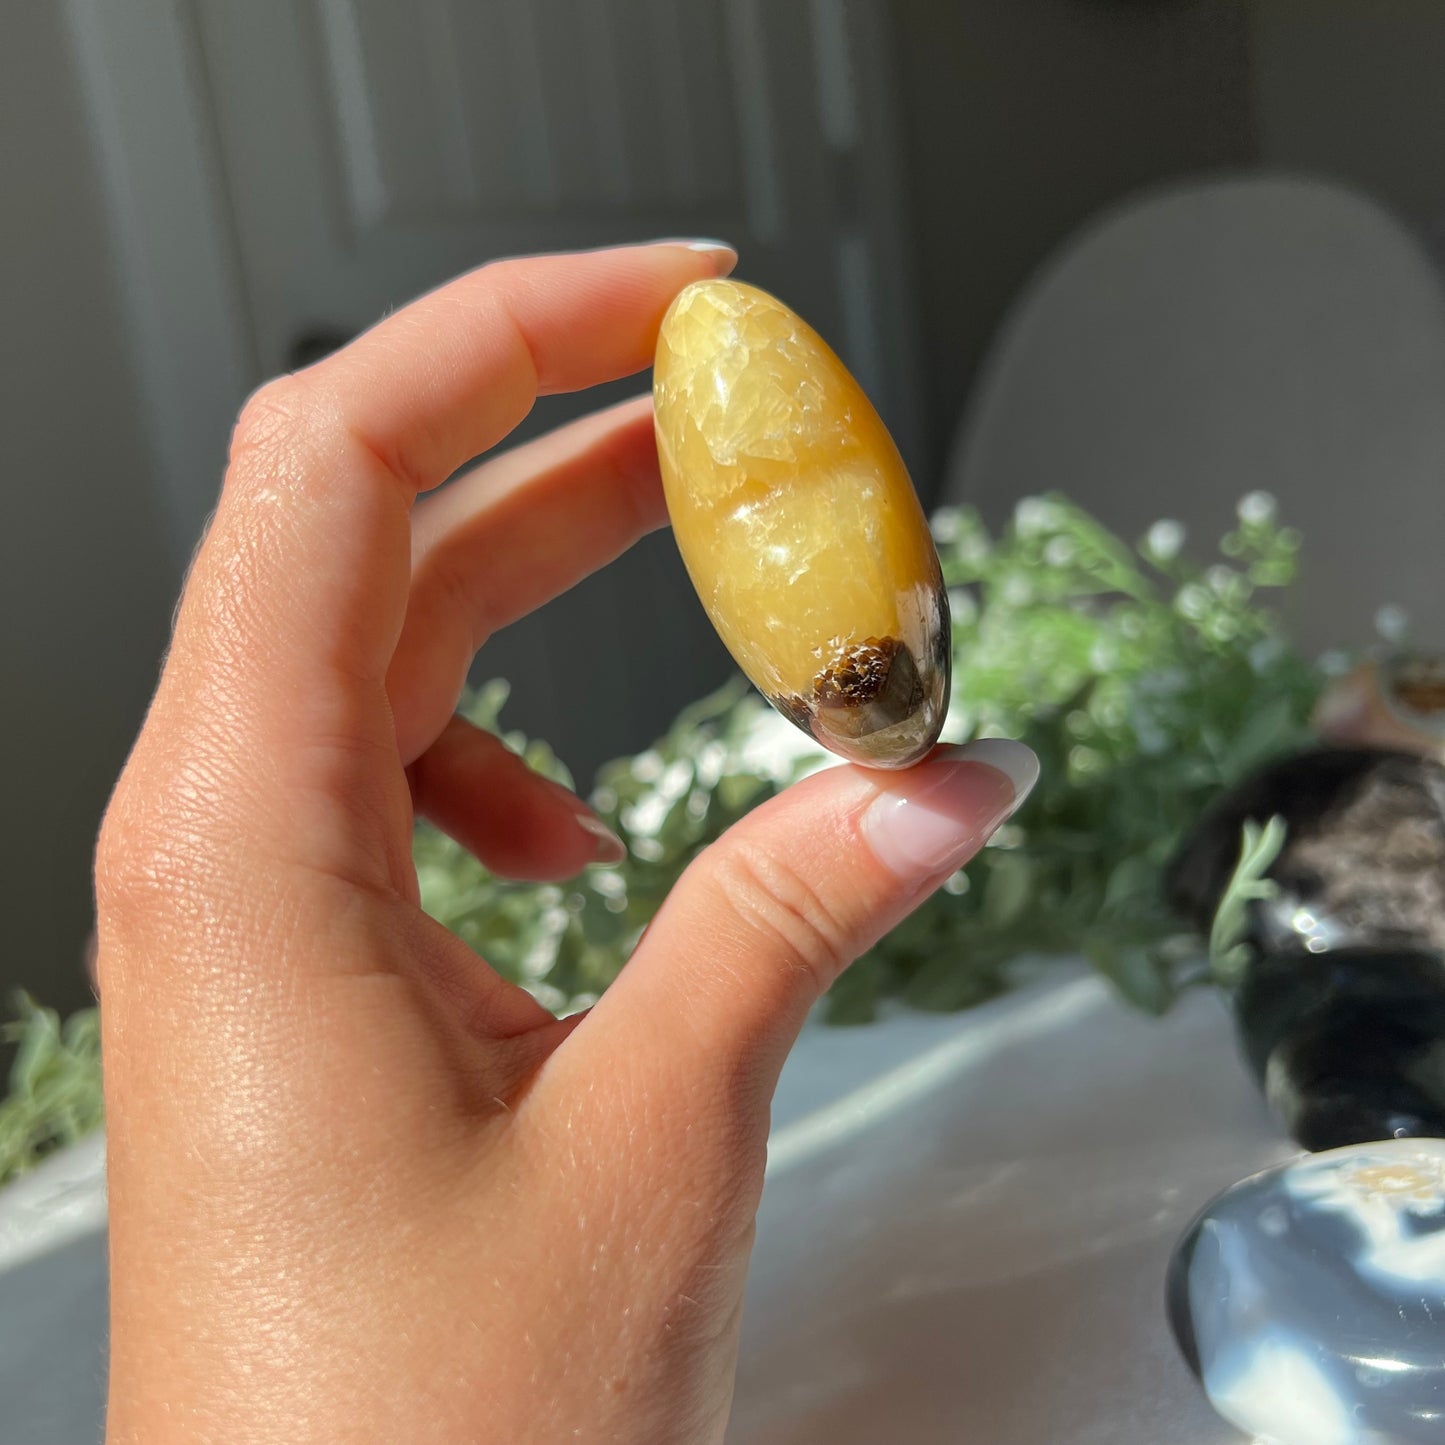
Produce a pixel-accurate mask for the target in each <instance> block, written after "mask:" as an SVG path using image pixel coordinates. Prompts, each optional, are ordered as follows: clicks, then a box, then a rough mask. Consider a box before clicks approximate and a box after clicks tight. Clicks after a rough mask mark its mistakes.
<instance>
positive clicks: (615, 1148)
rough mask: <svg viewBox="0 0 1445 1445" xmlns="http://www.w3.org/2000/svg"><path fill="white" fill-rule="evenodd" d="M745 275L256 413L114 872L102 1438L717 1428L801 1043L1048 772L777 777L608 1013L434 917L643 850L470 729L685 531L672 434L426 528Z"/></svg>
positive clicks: (703, 1434)
mask: <svg viewBox="0 0 1445 1445" xmlns="http://www.w3.org/2000/svg"><path fill="white" fill-rule="evenodd" d="M733 259H734V258H733V256H732V254H731V252H729V251H727V250H725V249H722V248H717V247H713V248H700V249H694V248H690V247H688V246H686V245H683V244H660V245H654V246H645V247H632V248H626V249H620V250H613V251H605V252H597V253H591V254H586V255H576V256H568V257H553V258H538V259H530V260H520V261H509V262H503V263H500V264H497V265H493V266H488V267H485V268H483V269H482V270H480V271H477V272H475V273H473V274H471V275H468V276H465V277H463V278H462V279H461V280H459V281H456V282H454V283H453V284H451V285H449V286H447V287H445V288H443V289H441V290H439V291H437V292H434V293H433V294H431V295H429V296H426V297H424V298H423V299H422V300H420V301H417V302H416V303H414V304H413V305H411V306H409V307H408V308H406V309H405V310H403V311H400V312H398V313H397V314H395V315H393V316H391V317H389V318H388V319H387V320H386V321H384V322H383V323H382V324H380V325H379V326H377V327H376V328H375V329H374V330H372V331H370V332H369V333H367V334H366V335H364V336H363V337H361V338H360V339H359V340H357V341H356V342H354V343H353V344H352V345H351V346H349V347H347V348H346V349H345V350H343V351H341V352H338V353H337V354H336V355H334V356H332V357H330V358H328V359H327V360H325V361H323V362H321V363H319V364H318V365H316V366H314V367H312V368H311V369H309V370H307V371H304V372H301V373H299V374H297V375H294V376H290V377H287V378H284V379H282V380H280V381H276V382H273V383H271V384H270V385H268V386H266V387H264V388H263V389H262V390H261V391H260V392H258V393H257V395H256V396H255V397H254V398H253V399H252V400H251V402H250V403H249V404H248V405H247V407H246V408H245V411H244V413H243V415H242V417H241V420H240V423H239V425H238V426H237V429H236V434H235V438H234V441H233V444H232V449H231V459H230V466H229V469H228V472H227V476H226V482H225V486H224V489H223V492H222V496H221V501H220V505H219V508H218V510H217V512H216V516H215V519H214V523H213V525H212V526H211V528H210V531H209V534H208V535H207V537H206V540H205V543H204V545H203V546H202V548H201V550H200V552H199V554H198V556H197V558H196V562H195V565H194V568H193V570H192V572H191V575H190V577H189V580H188V582H187V584H186V588H185V593H184V596H183V599H182V601H181V605H180V608H179V611H178V614H177V619H176V628H175V637H174V642H173V645H172V647H171V651H170V654H169V657H168V659H167V662H166V667H165V671H164V675H163V676H162V679H161V683H160V687H159V690H158V692H157V694H156V698H155V702H154V705H153V707H152V709H151V712H150V715H149V717H148V719H147V721H146V724H145V727H144V729H143V730H142V733H141V736H140V739H139V741H138V743H137V745H136V748H135V752H134V754H133V756H132V757H131V759H130V762H129V764H128V766H127V767H126V769H125V772H124V774H123V776H122V778H121V780H120V783H119V785H118V787H117V790H116V794H115V797H114V800H113V802H112V804H111V808H110V811H109V813H108V815H107V818H106V822H105V826H104V829H103V831H102V836H101V841H100V848H99V855H98V861H97V893H98V906H99V920H100V959H99V971H100V983H101V990H102V995H103V998H104V1001H105V1004H104V1010H103V1013H104V1023H105V1038H104V1043H105V1063H106V1099H107V1107H108V1127H109V1157H110V1203H111V1259H112V1304H111V1313H112V1344H111V1365H110V1368H111V1394H110V1435H109V1438H110V1440H111V1441H112V1445H121V1442H144V1445H163V1442H167V1441H188V1442H189V1441H202V1440H205V1441H225V1442H228V1445H230V1442H242V1441H246V1442H251V1441H256V1442H269V1441H277V1442H281V1441H284V1442H287V1445H299V1442H307V1441H325V1442H328V1445H335V1442H342V1441H385V1442H400V1441H406V1442H408V1445H424V1442H432V1441H436V1442H442V1441H446V1442H450V1441H458V1442H461V1441H465V1442H483V1441H484V1442H493V1441H495V1442H499V1445H503V1442H504V1445H521V1442H528V1441H538V1442H547V1445H553V1442H561V1441H567V1440H580V1441H629V1442H631V1441H637V1442H646V1445H663V1442H666V1445H676V1442H690V1441H700V1440H716V1439H718V1438H719V1437H720V1435H721V1433H722V1429H723V1425H724V1422H725V1420H726V1416H727V1409H728V1402H729V1397H730V1392H731V1383H732V1373H733V1366H734V1359H735V1353H736V1340H737V1327H738V1315H739V1308H740V1305H741V1300H742V1289H743V1276H744V1272H745V1269H746V1265H747V1257H748V1247H749V1241H750V1239H751V1235H752V1228H753V1215H754V1210H755V1208H756V1205H757V1202H758V1194H759V1190H760V1188H761V1185H762V1176H763V1162H764V1152H765V1145H766V1139H767V1130H768V1105H769V1099H770V1097H771V1094H772V1091H773V1087H774V1083H775V1081H776V1079H777V1075H778V1070H779V1068H780V1066H781V1064H782V1061H783V1057H784V1055H785V1054H786V1052H787V1049H788V1047H789V1045H790V1044H791V1042H792V1040H793V1038H794V1036H795V1035H796V1033H797V1031H798V1029H799V1027H800V1025H801V1024H802V1022H803V1019H804V1016H805V1015H806V1013H807V1012H808V1009H809V1007H810V1006H811V1005H812V1004H813V1003H814V1001H815V1000H816V999H817V998H818V996H819V994H820V993H821V992H822V991H823V990H824V989H825V988H826V987H827V986H828V984H829V983H830V981H831V980H832V979H833V978H834V976H835V975H836V974H837V973H838V971H839V970H840V969H841V968H842V967H843V966H844V965H845V964H846V963H847V962H848V961H849V960H850V959H852V958H853V957H854V956H855V955H856V954H858V953H859V952H860V951H862V950H863V949H864V948H866V947H867V946H868V945H869V944H870V943H871V942H872V941H873V940H874V939H876V938H877V937H878V936H879V935H880V934H882V933H883V932H884V931H885V930H886V929H888V928H889V927H890V926H891V925H893V924H894V923H895V922H897V921H898V920H899V919H900V918H901V917H903V915H904V914H905V913H907V912H908V910H909V909H911V908H912V907H913V906H914V905H915V904H917V903H918V902H919V901H920V900H921V899H922V898H923V897H924V896H925V895H926V894H927V893H928V892H929V891H930V890H932V889H933V888H934V887H935V886H937V885H938V884H939V883H940V882H941V881H942V880H943V879H944V878H946V877H947V876H948V875H949V874H950V873H951V872H952V871H953V870H954V869H956V868H957V867H958V866H959V865H960V864H961V863H962V862H964V860H965V859H966V858H968V857H969V856H970V855H971V854H972V853H973V852H974V851H975V850H976V849H977V848H978V847H979V846H980V845H981V844H982V843H983V841H984V839H985V838H986V837H987V836H988V835H989V833H990V832H991V831H992V830H993V829H994V828H995V827H996V826H997V825H998V824H999V823H1000V822H1001V821H1002V819H1003V818H1004V817H1005V816H1006V815H1007V814H1008V813H1009V812H1010V811H1011V810H1012V809H1013V807H1014V806H1015V801H1016V796H1017V795H1019V793H1020V792H1021V791H1022V789H1023V788H1024V787H1026V786H1027V783H1028V782H1029V781H1030V780H1031V773H1030V771H1029V769H1030V767H1031V766H1032V758H1031V755H1028V754H1027V753H1026V752H1025V751H1024V750H1023V749H1021V748H1017V747H1016V746H1015V745H1011V744H986V745H983V752H982V753H981V754H979V755H978V756H980V757H982V758H984V759H986V760H987V761H990V762H992V763H993V764H994V766H987V765H986V763H985V762H983V761H971V760H969V758H968V757H967V756H960V754H959V751H958V750H948V749H944V750H940V752H939V753H938V754H936V755H935V757H934V758H933V759H932V760H930V761H929V762H927V763H925V764H924V765H922V766H921V767H919V768H917V769H915V770H913V771H912V772H910V773H908V774H906V775H901V776H884V775H880V774H870V773H867V772H864V771H861V770H858V769H853V768H837V769H833V770H829V771H827V772H825V773H823V774H821V775H819V776H817V777H814V778H812V779H810V780H809V781H807V782H806V783H804V784H802V785H800V786H798V787H795V788H793V789H790V790H789V791H788V792H787V793H786V794H785V795H783V796H781V797H778V798H776V799H774V800H773V801H772V802H770V803H768V804H766V805H765V806H763V807H761V808H759V809H758V810H757V811H756V812H754V813H753V814H752V815H751V816H749V817H748V818H747V819H746V820H745V821H744V822H743V823H741V824H740V825H738V826H737V827H735V828H734V829H733V830H732V831H731V832H730V833H729V834H728V835H727V837H726V838H724V839H723V840H722V841H721V842H720V843H718V844H716V845H715V846H714V847H712V848H710V849H708V850H707V852H706V853H705V854H704V855H703V856H702V857H700V858H699V859H698V860H697V861H696V862H695V863H694V864H693V866H692V867H691V868H690V869H689V870H688V872H687V874H686V876H685V877H684V879H683V881H682V882H681V884H680V885H679V886H678V888H677V889H676V890H675V891H674V893H673V894H672V896H671V897H670V898H669V899H668V901H667V903H666V905H665V906H664V908H663V909H662V910H661V912H660V913H659V914H658V915H657V918H656V920H655V922H654V923H653V925H652V927H651V928H650V930H649V932H648V934H647V937H646V939H645V940H644V942H643V943H642V944H641V945H640V946H639V948H638V949H637V951H636V953H635V954H634V956H633V958H632V960H631V962H629V964H628V966H627V968H626V970H625V972H624V974H623V975H622V977H621V978H620V979H619V980H618V981H617V983H616V984H615V985H614V986H613V988H612V989H611V990H610V991H609V992H608V994H607V995H606V997H605V998H604V999H603V1000H602V1001H601V1002H600V1003H599V1004H598V1005H597V1006H596V1007H595V1008H594V1009H593V1010H592V1011H591V1012H590V1013H589V1014H588V1015H587V1016H586V1017H585V1018H584V1019H580V1020H579V1019H578V1018H571V1019H566V1020H563V1021H558V1020H556V1019H554V1018H553V1017H551V1015H549V1014H548V1013H547V1012H546V1011H545V1010H544V1009H542V1008H541V1007H540V1006H539V1005H538V1004H537V1003H536V1002H535V1001H534V1000H533V999H532V998H531V997H530V996H529V995H527V994H526V993H525V992H523V991H522V990H521V989H518V988H516V987H514V986H512V985H511V984H509V983H507V982H505V981H503V980H502V979H500V978H498V977H497V976H496V975H495V974H494V973H492V972H491V971H490V970H489V969H488V968H487V966H486V965H485V964H484V963H483V962H482V961H481V960H480V959H478V958H477V957H476V956H475V955H474V954H473V953H472V952H471V951H470V950H469V949H468V948H467V947H465V946H464V945H463V944H462V943H461V942H459V941H458V940H457V939H456V938H454V937H452V936H451V935H450V934H448V933H447V932H446V931H445V930H443V929H442V928H441V927H440V926H438V925H437V924H436V923H434V922H433V921H432V920H430V919H429V918H427V917H426V915H425V914H423V913H422V911H421V909H420V908H419V907H418V904H417V885H416V877H415V874H414V872H413V869H412V864H411V831H412V818H413V813H414V812H417V813H421V814H424V815H426V816H428V817H430V818H431V819H433V820H434V821H435V822H436V823H438V824H439V825H440V826H441V827H443V828H445V829H446V830H447V831H448V832H450V833H451V834H453V836H455V837H456V838H458V839H459V840H460V841H462V842H463V843H465V844H466V845H467V846H468V847H469V848H471V849H472V850H473V851H475V852H476V853H477V855H478V856H479V857H481V858H482V859H483V860H484V861H485V862H486V863H487V864H488V866H490V867H492V868H495V869H496V870H498V871H499V872H503V873H510V874H513V875H516V876H522V877H531V878H541V877H562V876H566V875H568V874H571V873H573V872H576V871H577V870H578V869H580V868H581V867H583V866H584V865H586V864H587V863H589V862H592V861H594V860H599V859H600V860H605V859H608V858H615V857H616V856H617V854H616V850H617V849H618V847H619V846H620V845H618V844H617V841H616V840H615V839H614V838H612V837H611V835H610V834H608V833H607V831H606V830H605V829H604V828H602V826H601V824H600V823H599V822H598V821H597V820H596V819H595V817H594V816H593V815H592V814H591V813H590V812H589V811H588V810H587V808H586V807H585V806H584V805H583V804H582V803H581V802H580V801H579V800H578V799H577V798H575V797H573V796H572V795H571V794H570V793H567V792H566V791H564V790H562V789H560V788H558V787H556V786H555V785H553V784H551V783H548V782H545V781H543V780H541V779H539V778H537V777H535V776H533V775H532V774H530V773H529V772H527V771H526V770H525V768H524V767H523V766H522V764H521V763H520V762H519V761H518V760H517V759H516V758H514V757H513V756H512V755H511V754H509V753H508V752H506V751H505V750H504V749H503V748H502V747H501V746H500V745H499V744H498V743H497V742H496V741H494V740H493V739H492V738H490V737H489V736H486V735H484V734H482V733H480V732H478V731H476V730H475V729H473V728H472V727H470V726H469V725H468V724H466V723H465V722H462V721H460V720H459V719H457V718H455V717H454V716H453V715H452V710H453V708H454V706H455V704H456V701H457V698H458V693H459V689H460V687H461V684H462V681H463V678H464V676H465V674H466V670H467V667H468V665H469V664H470V662H471V660H472V657H473V654H474V653H475V652H476V650H477V648H478V647H480V646H481V644H482V643H483V642H484V641H485V639H486V638H487V636H488V635H489V634H490V633H492V632H493V631H494V630H495V629H497V628H499V627H502V626H505V625H506V624H507V623H508V622H511V621H513V620H515V619H516V618H518V617H520V616H522V615H523V614H524V613H526V612H528V611H530V610H531V609H533V608H535V607H537V606H539V605H541V604H542V603H543V602H545V601H546V600H547V599H548V598H549V597H552V596H554V595H555V594H556V593H558V592H560V591H563V590H564V589H566V588H567V587H570V586H571V585H572V584H573V583H574V582H575V581H577V580H578V579H579V578H580V577H583V576H585V575H586V574H587V573H589V572H591V571H592V570H594V569H595V568H597V567H600V566H602V565H603V564H605V563H606V562H608V561H609V560H611V559H612V558H613V557H615V556H616V555H617V554H618V553H620V552H621V551H623V550H624V549H625V548H626V547H627V546H629V545H630V544H631V543H632V541H633V540H634V539H635V538H637V537H638V536H640V535H642V534H643V533H645V532H647V531H649V530H650V529H653V528H656V527H659V526H661V525H663V523H664V522H665V520H666V519H665V514H664V509H663V502H662V494H661V487H660V483H659V481H658V476H657V470H656V454H655V450H654V446H653V440H652V432H651V413H650V408H649V406H648V405H647V403H646V402H645V401H639V402H637V403H633V404H629V405H626V406H622V407H618V408H616V409H614V410H612V411H610V412H606V413H603V414H601V415H598V416H594V417H592V418H590V419H588V420H586V421H583V422H580V423H578V424H576V425H574V426H570V427H568V428H566V429H564V430H562V431H560V432H558V433H556V434H555V435H553V436H551V437H548V438H546V439H545V440H543V441H540V442H536V443H534V444H532V445H530V446H527V447H523V448H521V449H518V450H516V451H513V452H511V453H509V454H507V455H505V456H502V457H499V458H497V459H496V460H494V461H491V462H487V463H484V464H483V465H481V466H480V467H478V468H477V469H476V470H474V471H472V472H471V473H470V474H469V475H466V476H464V477H462V478H461V479H459V480H458V481H456V482H455V483H454V484H453V485H452V486H450V487H448V488H447V489H446V490H445V491H443V492H441V493H439V494H438V495H437V496H436V497H434V498H431V499H428V500H427V501H424V502H421V503H419V504H418V503H416V500H415V499H416V496H417V494H418V493H422V492H425V491H427V490H428V489H430V488H432V487H435V486H436V485H437V484H438V483H440V482H441V481H443V480H444V479H445V478H447V477H448V476H449V475H450V474H451V473H453V472H454V471H455V470H456V469H457V468H458V467H460V466H461V465H462V464H463V463H465V462H466V461H467V460H468V459H469V458H472V457H474V456H477V455H479V454H480V453H483V452H485V451H487V450H488V449H489V448H490V447H492V446H494V445H495V444H496V443H497V442H499V441H500V440H501V439H502V438H503V437H505V436H506V435H507V433H508V432H509V431H510V430H511V429H512V428H513V427H514V426H515V425H516V424H517V423H518V422H519V421H520V420H521V419H522V418H523V417H524V416H525V415H526V414H527V411H528V410H529V408H530V407H531V405H532V402H533V399H534V398H535V397H536V396H537V395H538V394H542V393H547V392H556V391H563V390H573V389H578V388H582V387H586V386H590V385H592V384H594V383H597V382H601V381H605V380H608V379H610V378H615V377H619V376H624V375H627V374H629V373H632V372H636V371H638V370H640V369H642V368H643V367H645V366H646V365H647V364H648V362H649V360H650V357H651V354H652V349H653V345H654V342H655V338H656V333H657V327H658V324H659V321H660V319H661V317H662V313H663V311H664V309H665V308H666V306H667V304H668V302H669V301H670V300H671V298H672V296H673V295H674V294H675V293H676V292H677V291H678V290H679V289H680V288H681V287H682V286H684V285H686V284H687V283H688V282H690V281H693V280H695V279H697V278H699V277H702V276H710V275H713V274H715V273H716V272H717V271H720V270H725V269H727V268H728V267H730V265H731V263H732V261H733ZM604 642H605V640H604ZM617 645H619V646H620V645H621V644H620V643H618V644H617ZM1010 773H1012V775H1013V778H1012V780H1011V778H1010V776H1009V774H1010Z"/></svg>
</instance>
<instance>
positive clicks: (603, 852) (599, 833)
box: [577, 813, 627, 866]
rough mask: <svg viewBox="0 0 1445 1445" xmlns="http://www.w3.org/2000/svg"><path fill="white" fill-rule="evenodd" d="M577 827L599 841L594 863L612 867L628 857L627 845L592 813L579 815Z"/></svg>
mask: <svg viewBox="0 0 1445 1445" xmlns="http://www.w3.org/2000/svg"><path fill="white" fill-rule="evenodd" d="M577 826H578V827H579V828H581V830H582V831H583V832H584V833H590V834H591V835H592V836H593V837H594V838H595V839H596V840H597V851H596V853H595V854H594V855H593V858H592V861H593V862H594V863H601V864H605V865H608V866H610V865H612V864H614V863H620V862H622V860H623V859H624V858H625V857H627V844H626V843H624V842H623V841H622V839H621V838H619V837H618V836H617V834H616V833H614V832H613V831H612V829H611V828H609V827H608V826H607V824H606V823H604V822H603V821H602V819H601V818H598V817H594V816H593V815H592V814H591V813H578V814H577Z"/></svg>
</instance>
